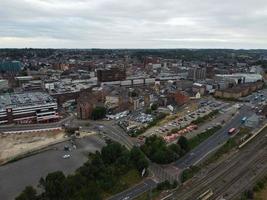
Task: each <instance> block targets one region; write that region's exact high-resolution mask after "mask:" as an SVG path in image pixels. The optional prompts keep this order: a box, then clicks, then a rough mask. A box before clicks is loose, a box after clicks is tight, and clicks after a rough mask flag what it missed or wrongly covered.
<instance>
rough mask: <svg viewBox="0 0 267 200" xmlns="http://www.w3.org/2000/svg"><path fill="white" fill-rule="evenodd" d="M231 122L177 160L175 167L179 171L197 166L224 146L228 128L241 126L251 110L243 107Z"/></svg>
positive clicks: (227, 137)
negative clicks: (242, 120)
mask: <svg viewBox="0 0 267 200" xmlns="http://www.w3.org/2000/svg"><path fill="white" fill-rule="evenodd" d="M238 112H239V113H237V114H236V115H235V116H234V118H233V119H232V120H230V121H229V122H226V124H225V125H224V126H223V128H222V129H220V130H219V131H218V132H217V133H215V134H214V135H212V136H211V137H209V138H208V139H207V140H205V141H204V142H202V143H201V144H200V145H198V146H197V147H196V148H194V149H193V150H192V151H190V152H189V153H188V154H186V155H185V156H184V157H182V158H181V159H179V160H178V161H177V162H176V163H175V166H176V167H178V168H179V169H180V170H183V169H185V168H187V167H190V166H192V165H195V164H197V163H198V162H199V161H200V160H202V159H203V158H205V157H206V156H207V155H208V154H209V153H211V152H212V151H214V150H216V149H217V148H218V147H219V146H220V145H222V144H224V143H225V142H226V141H227V140H228V139H229V138H230V136H229V134H228V130H229V129H230V128H238V127H239V126H240V125H241V119H242V118H243V117H244V116H249V114H250V112H251V110H250V109H249V108H248V107H246V106H243V107H242V108H241V109H240V110H239V111H238Z"/></svg>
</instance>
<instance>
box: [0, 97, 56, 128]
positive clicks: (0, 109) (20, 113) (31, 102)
mask: <svg viewBox="0 0 267 200" xmlns="http://www.w3.org/2000/svg"><path fill="white" fill-rule="evenodd" d="M58 119H59V115H58V106H57V103H56V101H55V100H54V98H52V97H51V96H50V95H48V94H46V93H42V92H27V93H10V94H4V95H1V96H0V124H5V123H16V124H28V123H46V122H54V121H57V120H58Z"/></svg>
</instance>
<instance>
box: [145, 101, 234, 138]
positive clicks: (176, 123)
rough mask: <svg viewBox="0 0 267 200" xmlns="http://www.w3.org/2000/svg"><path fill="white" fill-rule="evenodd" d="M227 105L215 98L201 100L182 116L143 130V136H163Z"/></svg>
mask: <svg viewBox="0 0 267 200" xmlns="http://www.w3.org/2000/svg"><path fill="white" fill-rule="evenodd" d="M227 106H229V103H225V102H220V101H216V100H203V101H201V102H199V108H198V109H197V110H195V111H193V112H190V111H189V112H187V114H185V115H184V116H182V117H179V118H176V119H174V120H171V121H169V122H168V123H166V124H165V125H163V126H160V127H154V128H151V129H149V130H148V131H147V132H145V133H144V134H143V136H146V137H148V136H151V135H154V134H156V135H159V136H165V135H167V134H168V133H170V132H171V131H172V130H173V129H182V128H185V127H187V126H188V125H190V124H191V123H192V122H193V121H194V120H196V119H198V118H199V117H203V116H206V115H208V114H209V113H211V112H212V111H214V110H220V109H222V108H225V107H227Z"/></svg>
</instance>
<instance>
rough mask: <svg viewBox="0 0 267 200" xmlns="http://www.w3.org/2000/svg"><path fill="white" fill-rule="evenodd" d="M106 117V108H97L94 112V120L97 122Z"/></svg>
mask: <svg viewBox="0 0 267 200" xmlns="http://www.w3.org/2000/svg"><path fill="white" fill-rule="evenodd" d="M105 115H106V108H105V107H101V106H96V107H95V108H94V109H93V111H92V119H94V120H97V119H101V118H104V117H105Z"/></svg>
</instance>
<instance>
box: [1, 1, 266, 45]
mask: <svg viewBox="0 0 267 200" xmlns="http://www.w3.org/2000/svg"><path fill="white" fill-rule="evenodd" d="M266 31H267V2H266V1H265V0H235V1H232V0H231V1H230V0H224V1H221V0H203V1H199V0H190V1H188V0H179V1H177V0H165V1H162V0H135V1H125V0H75V1H73V0H1V2H0V47H25V46H27V47H55V48H57V47H67V48H72V47H74V48H93V47H99V48H183V47H188V48H220V47H221V48H267V37H266V36H265V35H266V34H265V33H266Z"/></svg>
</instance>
